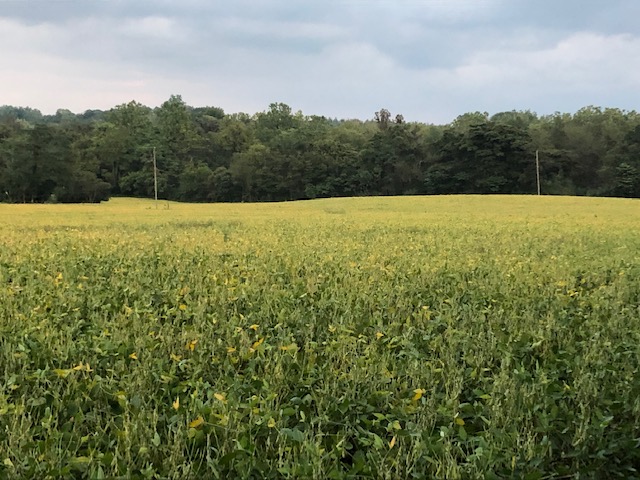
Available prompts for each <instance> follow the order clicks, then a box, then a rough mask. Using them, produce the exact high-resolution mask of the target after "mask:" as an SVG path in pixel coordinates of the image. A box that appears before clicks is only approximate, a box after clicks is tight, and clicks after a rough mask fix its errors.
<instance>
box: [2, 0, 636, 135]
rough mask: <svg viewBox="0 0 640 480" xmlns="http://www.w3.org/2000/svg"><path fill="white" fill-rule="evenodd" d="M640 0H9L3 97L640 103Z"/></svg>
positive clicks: (454, 105) (321, 110) (255, 106)
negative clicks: (174, 97)
mask: <svg viewBox="0 0 640 480" xmlns="http://www.w3.org/2000/svg"><path fill="white" fill-rule="evenodd" d="M639 19H640V1H639V0H606V1H605V0H229V1H222V0H211V1H205V0H180V1H178V0H171V1H169V0H155V1H151V0H0V105H2V104H8V105H16V106H30V107H33V108H38V109H40V110H42V112H43V113H54V112H55V111H56V110H57V109H58V108H68V109H70V110H72V111H73V112H77V113H79V112H83V111H85V110H87V109H109V108H111V107H113V106H115V105H118V104H122V103H125V102H128V101H130V100H137V101H139V102H141V103H143V104H145V105H149V106H152V107H153V106H157V105H160V104H161V103H162V102H163V101H165V100H167V99H168V98H169V96H170V95H171V94H180V95H182V98H183V99H184V100H185V101H186V102H187V103H188V104H190V105H193V106H218V107H222V108H224V110H225V111H226V112H228V113H233V112H246V113H250V114H253V113H256V112H258V111H263V110H266V109H267V108H268V105H269V104H270V103H272V102H284V103H286V104H288V105H290V106H291V107H292V108H293V110H294V111H297V110H301V111H302V112H303V113H305V114H309V115H311V114H316V115H325V116H328V117H338V118H360V119H367V118H372V117H373V113H374V112H375V111H376V110H379V109H380V108H382V107H384V108H387V109H388V110H390V111H391V112H392V114H394V115H395V114H396V113H402V114H403V115H404V117H405V119H406V120H408V121H422V122H428V123H448V122H450V121H451V120H453V119H454V118H455V117H456V116H458V115H460V114H463V113H465V112H471V111H487V112H489V113H490V114H494V113H497V112H500V111H507V110H533V111H535V112H538V113H540V114H547V113H553V112H555V111H561V112H571V113H573V112H575V111H576V110H578V109H580V108H582V107H584V106H587V105H595V106H602V107H617V108H622V109H625V110H640V22H639Z"/></svg>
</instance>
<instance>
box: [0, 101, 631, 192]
mask: <svg viewBox="0 0 640 480" xmlns="http://www.w3.org/2000/svg"><path fill="white" fill-rule="evenodd" d="M154 150H155V155H156V163H157V178H158V194H159V197H160V198H164V199H168V200H180V201H189V202H209V201H212V202H239V201H247V202H257V201H282V200H298V199H311V198H322V197H335V196H364V195H417V194H455V193H463V194H471V193H473V194H484V193H495V194H507V193H519V194H532V193H535V192H536V191H537V186H536V163H535V154H536V151H537V152H538V155H539V159H540V183H541V189H542V193H543V194H556V195H594V196H596V195H597V196H623V197H640V115H638V113H636V112H635V111H630V112H629V111H624V110H619V109H613V108H606V109H602V108H597V107H587V108H583V109H581V110H579V111H578V112H576V113H575V114H568V113H555V114H553V115H544V116H538V115H537V114H535V113H533V112H530V111H511V112H502V113H498V114H495V115H492V116H489V115H488V114H487V113H480V112H475V113H466V114H464V115H461V116H459V117H458V118H456V119H455V120H454V121H453V122H451V123H450V124H447V125H431V124H423V123H416V122H406V121H405V120H404V118H403V116H402V115H400V114H398V115H395V116H393V115H392V114H391V113H390V112H389V111H388V110H386V109H381V110H380V111H378V112H375V115H374V116H373V117H372V119H370V120H365V121H362V120H337V119H330V118H325V117H320V116H306V115H303V114H302V113H301V112H297V113H294V112H292V110H291V108H290V107H289V106H288V105H286V104H283V103H273V104H271V105H270V106H269V108H268V109H267V110H266V111H264V112H260V113H257V114H255V115H247V114H243V113H235V114H227V113H225V112H224V111H223V110H222V109H221V108H217V107H191V106H189V105H187V104H186V103H185V102H184V101H183V100H182V98H181V97H180V96H179V95H173V96H171V97H170V98H169V99H168V100H167V101H166V102H164V103H163V104H162V105H161V106H160V107H158V108H155V109H152V108H149V107H147V106H144V105H142V104H140V103H137V102H135V101H132V102H130V103H127V104H123V105H118V106H116V107H114V108H112V109H111V110H108V111H101V110H88V111H86V112H84V113H82V114H74V113H72V112H70V111H68V110H58V111H57V112H56V114H55V115H42V114H41V112H40V111H38V110H35V109H31V108H23V107H13V106H2V107H0V195H1V199H0V201H4V202H98V201H102V200H105V199H108V198H109V197H110V196H114V195H118V196H135V197H153V195H154V175H153V161H152V160H153V155H154Z"/></svg>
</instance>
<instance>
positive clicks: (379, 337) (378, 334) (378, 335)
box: [376, 332, 384, 340]
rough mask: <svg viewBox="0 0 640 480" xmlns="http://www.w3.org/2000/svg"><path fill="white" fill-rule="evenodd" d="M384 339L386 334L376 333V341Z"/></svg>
mask: <svg viewBox="0 0 640 480" xmlns="http://www.w3.org/2000/svg"><path fill="white" fill-rule="evenodd" d="M382 337H384V333H382V332H377V333H376V339H378V340H380V339H381V338H382Z"/></svg>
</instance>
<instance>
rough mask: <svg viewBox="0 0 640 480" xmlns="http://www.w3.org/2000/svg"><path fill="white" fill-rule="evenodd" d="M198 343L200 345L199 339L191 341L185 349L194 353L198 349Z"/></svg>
mask: <svg viewBox="0 0 640 480" xmlns="http://www.w3.org/2000/svg"><path fill="white" fill-rule="evenodd" d="M197 343H198V340H197V339H196V340H191V341H190V342H189V343H187V345H186V346H185V347H184V348H186V349H187V350H190V351H192V352H193V351H194V350H195V349H196V345H197Z"/></svg>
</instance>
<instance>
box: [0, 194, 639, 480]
mask: <svg viewBox="0 0 640 480" xmlns="http://www.w3.org/2000/svg"><path fill="white" fill-rule="evenodd" d="M0 229H1V235H0V478H59V477H66V478H91V479H104V478H135V479H173V478H176V479H177V478H222V479H224V478H256V479H259V478H285V479H286V478H289V479H299V478H303V479H305V478H309V479H315V478H317V479H343V478H345V479H347V478H352V479H356V478H357V479H361V478H382V479H397V478H417V479H418V478H447V479H467V478H471V479H481V478H488V479H491V478H494V479H498V478H525V479H531V480H534V479H561V478H563V479H567V478H640V472H639V471H638V470H637V469H639V468H640V203H639V201H638V200H633V199H603V198H577V197H535V196H436V197H410V196H408V197H375V198H342V199H326V200H312V201H300V202H288V203H261V204H180V203H173V202H165V201H161V202H158V203H154V202H153V201H148V200H139V199H137V200H136V199H126V198H115V199H112V200H110V201H108V202H104V203H102V204H98V205H3V204H0Z"/></svg>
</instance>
